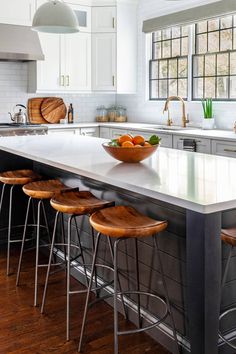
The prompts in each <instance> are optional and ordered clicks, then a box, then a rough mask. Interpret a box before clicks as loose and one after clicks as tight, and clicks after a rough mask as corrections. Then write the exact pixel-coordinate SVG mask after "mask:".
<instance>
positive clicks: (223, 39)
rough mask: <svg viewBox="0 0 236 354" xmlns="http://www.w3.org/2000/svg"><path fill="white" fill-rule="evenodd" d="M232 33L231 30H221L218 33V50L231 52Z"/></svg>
mask: <svg viewBox="0 0 236 354" xmlns="http://www.w3.org/2000/svg"><path fill="white" fill-rule="evenodd" d="M232 40H233V33H232V29H229V30H223V31H221V33H220V50H221V51H224V50H231V49H232Z"/></svg>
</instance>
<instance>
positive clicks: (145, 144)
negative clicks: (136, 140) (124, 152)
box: [143, 141, 152, 146]
mask: <svg viewBox="0 0 236 354" xmlns="http://www.w3.org/2000/svg"><path fill="white" fill-rule="evenodd" d="M143 146H152V145H151V144H150V143H149V142H148V141H145V142H144V144H143Z"/></svg>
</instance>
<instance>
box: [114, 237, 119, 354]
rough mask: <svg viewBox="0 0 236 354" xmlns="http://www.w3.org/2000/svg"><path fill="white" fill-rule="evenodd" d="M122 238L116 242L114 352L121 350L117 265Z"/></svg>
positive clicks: (115, 353) (116, 353)
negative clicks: (119, 340)
mask: <svg viewBox="0 0 236 354" xmlns="http://www.w3.org/2000/svg"><path fill="white" fill-rule="evenodd" d="M119 242H120V239H118V240H116V241H115V243H114V354H118V352H119V342H118V330H119V329H118V308H117V281H118V267H117V251H118V244H119Z"/></svg>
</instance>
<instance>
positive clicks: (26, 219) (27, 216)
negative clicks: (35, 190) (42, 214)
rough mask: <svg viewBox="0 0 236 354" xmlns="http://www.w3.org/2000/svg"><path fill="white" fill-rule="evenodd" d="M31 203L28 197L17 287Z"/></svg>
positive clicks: (17, 279) (17, 281) (18, 279)
mask: <svg viewBox="0 0 236 354" xmlns="http://www.w3.org/2000/svg"><path fill="white" fill-rule="evenodd" d="M31 201H32V198H31V197H30V198H29V199H28V205H27V210H26V215H25V225H24V231H23V237H22V242H21V250H20V257H19V262H18V269H17V276H16V286H18V285H19V281H20V271H21V264H22V257H23V252H24V247H25V238H26V230H27V225H28V218H29V209H30V204H31Z"/></svg>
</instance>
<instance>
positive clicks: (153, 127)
mask: <svg viewBox="0 0 236 354" xmlns="http://www.w3.org/2000/svg"><path fill="white" fill-rule="evenodd" d="M47 127H48V129H72V128H75V129H76V128H87V127H104V128H113V129H127V130H134V131H135V130H141V131H144V132H145V131H150V132H153V133H156V134H158V133H159V134H160V133H161V134H172V135H173V134H174V135H181V136H182V135H185V136H186V137H189V138H191V137H192V138H193V137H198V138H208V139H216V140H222V139H223V140H228V141H234V142H236V134H235V133H234V131H233V129H232V131H230V130H219V129H213V130H203V129H199V128H194V127H190V126H188V127H187V128H181V127H173V129H171V127H167V126H165V125H163V126H162V127H161V125H160V124H151V123H149V124H148V123H129V122H127V123H96V122H90V123H89V122H88V123H73V124H47ZM163 128H164V129H163Z"/></svg>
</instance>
